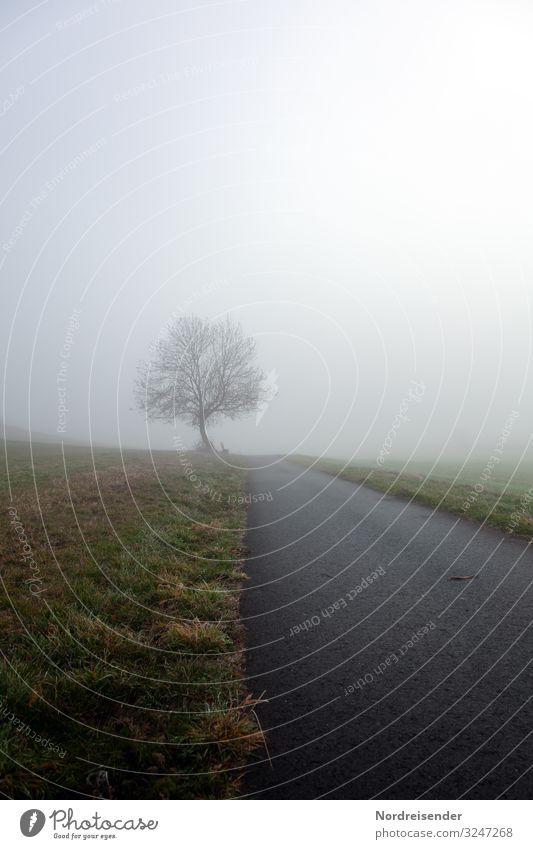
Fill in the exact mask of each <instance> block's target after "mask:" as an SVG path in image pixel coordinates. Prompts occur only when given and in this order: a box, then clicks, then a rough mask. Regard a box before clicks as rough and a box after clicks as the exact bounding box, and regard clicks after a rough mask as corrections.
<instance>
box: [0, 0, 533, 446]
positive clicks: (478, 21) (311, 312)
mask: <svg viewBox="0 0 533 849" xmlns="http://www.w3.org/2000/svg"><path fill="white" fill-rule="evenodd" d="M26 12H27V14H25V13H26ZM532 36H533V6H532V5H531V3H527V2H509V1H508V0H505V2H503V0H502V1H501V2H486V0H485V1H484V2H468V0H466V2H465V0H461V2H455V0H451V1H450V0H446V2H439V1H438V0H436V2H431V3H428V2H427V0H425V1H424V2H423V1H422V0H420V2H413V1H412V0H407V2H401V3H398V2H383V1H382V0H373V1H372V2H353V0H352V2H350V0H334V2H331V3H324V2H315V1H314V0H313V1H312V2H309V0H305V2H303V0H302V2H292V0H284V2H270V0H269V2H268V3H267V2H264V1H263V2H261V0H250V1H249V2H248V1H247V0H236V2H226V3H204V4H201V3H195V2H192V0H191V2H190V3H187V2H183V3H178V4H176V2H171V0H155V2H152V3H150V4H149V6H147V5H146V3H143V2H140V0H127V2H126V0H117V2H101V0H97V2H96V3H94V4H91V3H90V2H87V3H85V4H84V3H83V2H81V3H77V2H76V3H72V2H62V0H57V2H54V0H50V2H44V3H39V4H35V3H33V2H26V0H24V2H20V0H17V2H14V0H12V1H11V2H5V0H4V2H3V4H2V9H1V11H0V44H1V55H2V64H3V67H2V70H1V72H0V80H1V81H2V100H3V106H2V109H1V112H2V114H0V150H1V161H2V169H1V173H2V185H1V187H0V230H1V238H0V263H3V264H2V265H1V270H0V277H1V285H2V304H3V309H2V312H1V318H0V320H1V322H2V325H1V330H2V335H1V339H2V349H1V350H2V359H3V361H4V362H5V381H4V404H5V418H6V420H7V421H8V422H11V423H13V424H18V425H22V426H28V423H29V424H30V425H31V427H32V428H34V429H37V430H44V431H48V432H54V431H55V429H56V426H57V417H58V411H57V384H56V374H57V371H58V368H59V364H60V359H61V354H60V352H61V349H62V346H63V343H64V339H65V336H66V333H67V326H68V319H69V315H70V314H71V312H72V310H73V309H74V308H79V309H80V310H81V316H80V328H79V330H78V331H77V332H76V334H75V340H74V344H73V347H72V350H71V356H70V358H69V371H68V383H67V387H66V388H67V398H68V403H67V406H68V414H67V416H66V423H67V436H69V437H70V438H87V436H88V432H89V424H90V429H91V434H92V437H93V438H94V439H96V440H97V441H105V442H116V441H117V440H118V439H119V438H121V439H122V440H123V441H125V442H126V443H127V444H130V445H131V444H138V445H143V444H145V443H146V439H147V434H146V432H145V427H144V423H143V420H142V417H141V416H140V414H138V413H137V412H135V411H134V410H133V409H132V407H133V399H132V382H133V378H134V375H135V370H136V365H137V362H138V361H139V359H140V358H142V357H146V356H148V353H149V346H150V343H151V342H152V341H153V340H154V338H155V337H157V335H158V333H159V332H160V331H161V329H162V328H163V327H164V325H165V322H166V321H167V320H168V317H169V315H171V314H172V312H176V311H179V310H180V309H187V310H189V311H194V312H198V313H200V314H202V315H206V316H215V315H218V314H223V313H225V312H228V311H229V312H230V313H231V314H232V315H234V316H235V318H237V319H238V320H240V321H242V323H243V325H244V326H245V328H246V329H247V330H248V331H249V332H250V333H253V334H256V335H257V339H258V346H259V351H260V360H261V364H262V366H263V367H264V369H265V370H266V371H270V370H272V369H275V370H276V372H277V374H278V375H279V377H278V385H279V392H278V395H277V397H276V399H275V400H274V401H273V402H272V404H271V405H270V407H269V409H268V410H267V411H266V413H265V415H264V416H263V418H262V419H261V422H260V424H259V425H258V426H256V423H255V417H253V416H252V417H250V418H249V419H247V420H245V421H242V422H239V423H228V424H226V425H224V426H222V427H220V428H217V430H216V432H215V434H214V435H215V436H216V437H217V439H218V438H222V439H223V440H224V442H225V443H226V444H228V445H229V446H230V447H231V448H239V449H241V450H243V451H257V452H260V451H286V450H292V449H293V448H295V447H296V446H299V450H303V451H307V452H308V453H317V452H319V451H327V452H328V453H330V454H338V455H339V454H343V455H347V454H352V453H353V452H356V451H357V452H359V453H360V454H362V455H365V456H372V455H373V454H375V453H376V451H377V450H378V449H379V446H380V445H381V444H382V442H383V439H384V437H385V435H386V433H387V431H388V429H389V427H390V425H391V421H392V419H393V417H394V415H395V414H396V412H397V410H398V407H399V405H400V403H401V400H402V397H403V396H404V395H405V393H406V391H408V388H409V385H410V381H411V380H413V379H418V380H420V381H423V382H424V383H425V385H426V393H425V395H424V398H423V401H422V402H421V403H420V404H418V405H416V409H415V408H413V409H411V411H410V419H411V420H410V421H409V422H408V423H405V424H404V425H402V428H401V432H400V433H399V436H398V440H397V446H396V447H395V451H398V453H399V454H405V453H407V452H410V451H412V450H413V449H414V448H415V446H418V447H417V448H416V450H417V452H418V454H420V455H421V456H427V455H428V454H429V455H434V454H435V453H438V452H440V451H441V450H442V449H443V448H445V449H446V451H447V452H448V453H450V452H452V453H454V452H455V453H456V454H457V453H458V454H460V455H464V454H466V453H467V452H468V451H469V450H470V448H471V447H472V445H474V444H475V443H476V440H477V448H478V449H479V450H480V451H481V452H483V451H487V450H488V449H490V447H491V446H492V445H493V444H494V443H495V440H496V439H497V437H498V434H499V432H500V430H501V427H502V426H503V424H504V422H505V419H506V418H507V415H508V413H509V411H510V410H511V409H517V410H519V411H520V419H519V420H518V422H517V425H516V429H515V430H514V431H513V440H514V442H513V449H514V450H521V448H522V447H523V446H524V445H526V443H527V441H528V439H529V436H530V427H529V422H530V421H531V419H532V413H533V409H532V406H533V405H532V401H531V375H530V344H531V326H530V320H531V307H530V292H531V279H532V270H533V268H532V251H531V244H532V241H531V224H532V209H531V198H532V197H533V191H532V189H533V185H532V183H533V168H532V165H531V150H532V148H533V118H532V116H533V109H532V106H533V103H532V101H533V87H532V86H531V80H532V79H533V52H532V51H531V43H532ZM80 154H81V155H82V156H81V160H79V161H78V162H77V164H74V165H72V162H73V161H74V160H75V158H76V157H79V156H80ZM69 163H71V165H69ZM65 169H67V170H66V171H65ZM47 181H52V184H51V185H52V188H48V189H47V188H46V183H47ZM39 196H41V200H40V201H36V198H39ZM17 227H18V228H19V232H18V235H17ZM30 375H31V376H30ZM28 388H29V391H28ZM180 432H181V433H182V434H183V435H184V436H185V438H186V439H193V438H194V436H193V434H191V433H190V432H188V431H187V430H186V429H185V428H180ZM173 435H174V431H173V430H172V428H169V427H166V428H165V427H163V426H162V425H157V426H154V427H152V428H151V430H150V438H151V440H152V443H153V444H154V445H156V446H160V447H170V446H171V445H172V437H173Z"/></svg>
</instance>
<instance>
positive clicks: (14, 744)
mask: <svg viewBox="0 0 533 849" xmlns="http://www.w3.org/2000/svg"><path fill="white" fill-rule="evenodd" d="M6 454H7V460H8V463H7V468H6V458H5V456H3V458H2V461H1V462H2V464H3V468H2V475H1V487H2V501H3V508H2V510H1V513H0V555H1V563H2V582H3V592H2V600H1V606H0V648H1V651H2V664H1V672H0V760H1V764H0V791H1V792H2V793H3V794H5V795H6V796H8V797H15V798H32V799H38V798H76V797H78V798H83V797H92V796H95V797H99V798H145V799H152V798H153V799H158V798H162V799H166V798H183V799H198V798H204V799H205V798H208V799H225V798H231V797H234V796H235V795H236V793H237V792H238V787H239V780H240V776H241V773H242V768H243V765H244V763H245V760H246V757H247V754H248V752H249V751H250V749H251V748H252V747H253V746H255V745H258V744H259V743H260V741H261V736H260V734H259V733H258V730H257V726H256V723H255V719H254V714H253V702H252V700H251V699H249V698H247V694H246V691H245V689H244V685H243V668H242V646H243V634H242V630H241V628H240V626H239V625H238V623H237V621H236V620H237V618H238V600H239V592H240V590H241V587H242V584H243V580H244V575H243V571H242V568H241V560H242V556H243V546H242V537H243V530H242V529H243V528H244V526H245V524H246V514H245V507H244V506H242V505H239V503H238V497H239V496H240V495H242V494H243V493H244V487H245V474H244V473H241V472H239V471H233V470H231V469H229V468H228V466H226V465H223V464H222V463H219V462H218V461H216V460H213V459H209V458H206V457H205V456H201V455H199V454H195V453H192V454H191V455H190V458H189V460H190V462H191V464H192V466H193V467H194V475H195V478H194V480H193V475H192V473H191V472H190V471H189V473H188V474H185V473H184V469H183V467H182V465H181V464H180V459H179V457H178V455H177V454H176V453H173V452H168V453H167V452H156V453H155V454H154V455H153V456H152V457H150V456H149V455H148V454H147V453H143V452H138V451H128V452H126V453H125V454H124V455H123V456H122V457H121V455H120V454H119V453H118V452H115V451H111V450H98V451H96V453H95V456H94V468H93V458H92V457H91V454H90V451H89V450H88V449H84V448H73V447H69V448H66V449H65V457H64V458H63V456H62V453H61V448H60V447H59V446H52V445H39V446H35V445H34V447H33V458H31V457H30V454H29V446H28V445H27V444H24V443H15V442H13V443H8V444H7V450H6ZM10 488H11V492H10ZM39 738H41V739H39Z"/></svg>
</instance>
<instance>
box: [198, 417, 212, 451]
mask: <svg viewBox="0 0 533 849" xmlns="http://www.w3.org/2000/svg"><path fill="white" fill-rule="evenodd" d="M199 427H200V436H201V437H202V442H203V444H204V448H205V449H206V451H210V452H211V454H214V453H215V452H214V451H213V446H212V445H211V443H210V441H209V437H208V435H207V431H206V429H205V422H204V420H203V418H201V419H200V425H199Z"/></svg>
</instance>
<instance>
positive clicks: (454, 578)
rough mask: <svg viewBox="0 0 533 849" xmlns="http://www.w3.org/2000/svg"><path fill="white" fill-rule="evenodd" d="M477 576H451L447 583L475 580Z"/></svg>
mask: <svg viewBox="0 0 533 849" xmlns="http://www.w3.org/2000/svg"><path fill="white" fill-rule="evenodd" d="M476 577H477V575H451V576H450V577H449V578H448V580H449V581H471V580H472V578H476Z"/></svg>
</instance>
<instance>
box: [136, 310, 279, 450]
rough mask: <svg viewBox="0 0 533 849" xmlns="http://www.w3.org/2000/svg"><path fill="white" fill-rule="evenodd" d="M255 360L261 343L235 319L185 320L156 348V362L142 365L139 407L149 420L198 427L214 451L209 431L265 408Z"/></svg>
mask: <svg viewBox="0 0 533 849" xmlns="http://www.w3.org/2000/svg"><path fill="white" fill-rule="evenodd" d="M255 357H256V348H255V341H254V340H253V339H252V338H251V337H249V336H246V335H245V334H244V332H243V329H242V327H241V326H240V325H239V324H235V323H234V322H232V321H231V320H230V319H229V318H228V319H226V320H225V321H217V322H210V321H208V320H207V319H203V318H200V317H199V316H194V315H184V316H180V317H179V318H177V319H176V320H175V321H174V322H173V323H172V324H171V325H170V326H169V328H168V334H167V337H166V338H165V339H162V340H160V341H159V342H158V343H157V344H156V346H155V352H154V355H153V358H152V360H151V361H150V362H148V363H141V366H140V368H139V376H138V379H137V383H136V387H135V395H136V400H137V404H138V406H139V407H140V409H142V410H144V411H145V413H146V415H147V417H148V418H149V419H160V420H162V421H165V422H173V421H174V420H175V419H176V418H178V419H182V420H183V421H185V422H186V423H187V424H190V425H192V426H193V427H197V428H198V429H199V431H200V435H201V437H202V442H203V444H204V446H205V447H206V448H208V449H210V450H213V449H212V446H211V443H210V441H209V437H208V435H207V425H208V424H214V423H215V422H216V421H217V420H218V419H220V418H222V417H227V418H230V419H236V418H239V417H240V416H244V415H247V414H248V413H253V412H254V411H255V410H256V409H257V407H258V405H259V404H260V402H261V398H262V385H263V380H264V374H263V372H262V371H261V370H260V369H258V368H256V366H255V364H254V363H255Z"/></svg>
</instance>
